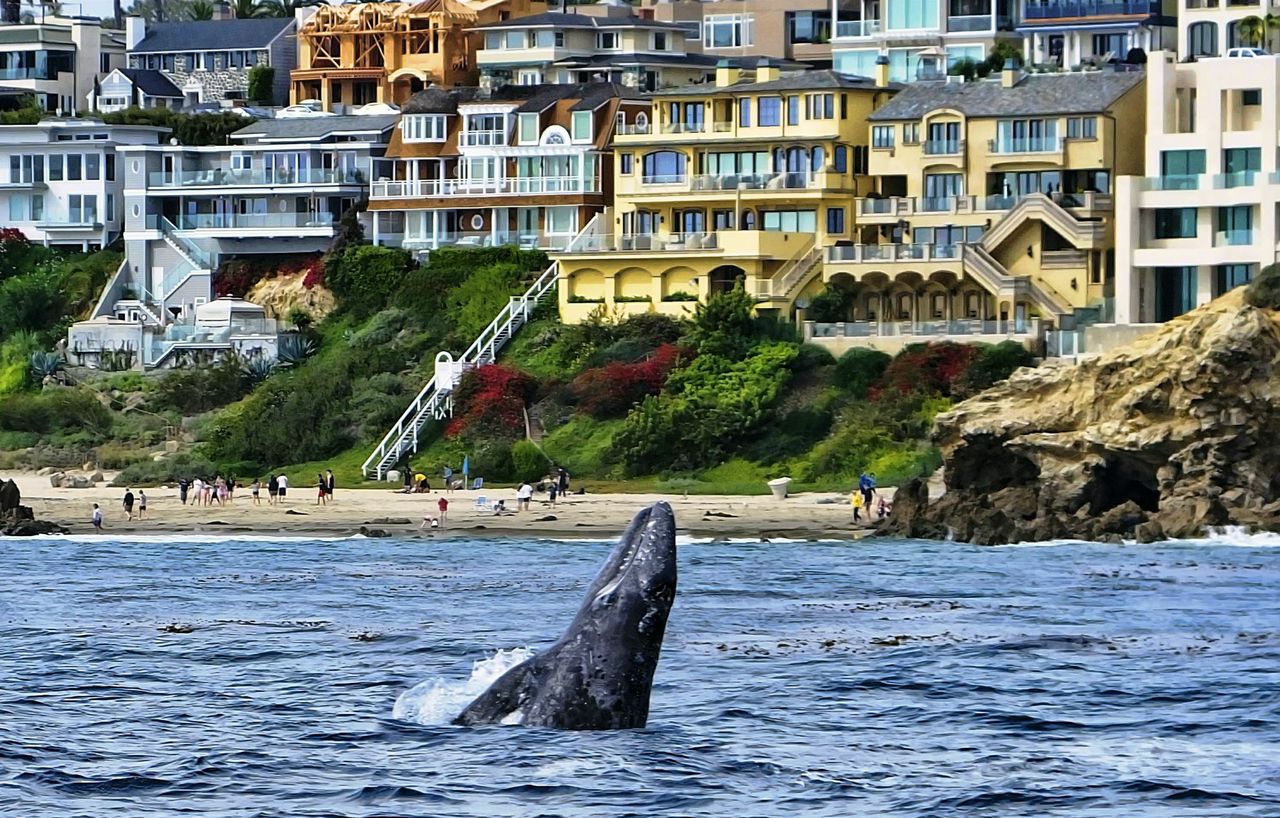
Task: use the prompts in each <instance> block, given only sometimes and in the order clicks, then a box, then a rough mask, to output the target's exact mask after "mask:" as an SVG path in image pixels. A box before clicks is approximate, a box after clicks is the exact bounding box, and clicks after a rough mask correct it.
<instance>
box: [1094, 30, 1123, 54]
mask: <svg viewBox="0 0 1280 818" xmlns="http://www.w3.org/2000/svg"><path fill="white" fill-rule="evenodd" d="M1093 53H1094V55H1095V56H1098V57H1102V56H1105V55H1107V54H1114V55H1115V56H1117V57H1119V58H1120V59H1122V60H1123V59H1124V58H1125V57H1127V56H1128V55H1129V47H1128V45H1126V43H1125V35H1124V34H1095V35H1093Z"/></svg>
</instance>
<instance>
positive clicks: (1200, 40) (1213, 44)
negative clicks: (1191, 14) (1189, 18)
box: [1187, 21, 1218, 57]
mask: <svg viewBox="0 0 1280 818" xmlns="http://www.w3.org/2000/svg"><path fill="white" fill-rule="evenodd" d="M1187 44H1188V45H1187V47H1188V56H1191V57H1216V56H1218V24H1217V23H1211V22H1207V21H1205V22H1199V23H1192V24H1191V26H1190V28H1188V29H1187Z"/></svg>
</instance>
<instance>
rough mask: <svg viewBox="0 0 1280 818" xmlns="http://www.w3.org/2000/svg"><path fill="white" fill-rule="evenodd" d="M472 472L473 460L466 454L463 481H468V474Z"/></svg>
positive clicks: (463, 459) (463, 463)
mask: <svg viewBox="0 0 1280 818" xmlns="http://www.w3.org/2000/svg"><path fill="white" fill-rule="evenodd" d="M470 471H471V458H469V457H467V456H466V455H465V454H464V455H463V456H462V479H463V480H466V479H467V474H468V473H469V472H470Z"/></svg>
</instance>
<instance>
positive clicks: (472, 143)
mask: <svg viewBox="0 0 1280 818" xmlns="http://www.w3.org/2000/svg"><path fill="white" fill-rule="evenodd" d="M507 140H508V137H507V132H506V131H463V132H462V134H461V135H459V137H458V144H459V145H464V146H466V147H468V148H482V147H492V146H494V145H505V144H507Z"/></svg>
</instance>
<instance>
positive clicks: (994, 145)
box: [987, 136, 1067, 155]
mask: <svg viewBox="0 0 1280 818" xmlns="http://www.w3.org/2000/svg"><path fill="white" fill-rule="evenodd" d="M1066 141H1067V140H1065V139H1061V138H1059V137H1056V136H1039V137H1026V138H1021V139H1020V138H1017V137H1015V138H1013V139H989V140H987V151H988V152H989V153H994V154H1001V155H1008V154H1020V153H1062V148H1063V145H1065V144H1066Z"/></svg>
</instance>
